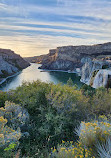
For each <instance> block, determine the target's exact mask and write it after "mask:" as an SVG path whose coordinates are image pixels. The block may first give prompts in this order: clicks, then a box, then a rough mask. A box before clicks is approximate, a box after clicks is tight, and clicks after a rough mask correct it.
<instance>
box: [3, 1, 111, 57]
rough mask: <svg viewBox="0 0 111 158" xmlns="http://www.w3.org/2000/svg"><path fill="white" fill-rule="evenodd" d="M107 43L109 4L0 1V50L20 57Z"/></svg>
mask: <svg viewBox="0 0 111 158" xmlns="http://www.w3.org/2000/svg"><path fill="white" fill-rule="evenodd" d="M110 41H111V1H110V0H0V48H7V49H12V50H14V51H15V52H16V53H18V54H20V55H21V56H23V57H24V56H35V55H40V54H47V53H48V51H49V49H52V48H56V47H58V46H64V45H83V44H97V43H104V42H110Z"/></svg>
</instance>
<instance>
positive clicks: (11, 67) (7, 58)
mask: <svg viewBox="0 0 111 158" xmlns="http://www.w3.org/2000/svg"><path fill="white" fill-rule="evenodd" d="M29 65H30V64H29V63H28V62H27V61H25V60H24V59H23V58H22V57H21V56H20V55H17V54H15V53H14V51H12V50H10V49H0V81H2V80H3V79H4V78H6V77H8V76H10V75H13V74H15V73H17V72H19V71H20V70H22V69H24V68H26V67H28V66H29Z"/></svg>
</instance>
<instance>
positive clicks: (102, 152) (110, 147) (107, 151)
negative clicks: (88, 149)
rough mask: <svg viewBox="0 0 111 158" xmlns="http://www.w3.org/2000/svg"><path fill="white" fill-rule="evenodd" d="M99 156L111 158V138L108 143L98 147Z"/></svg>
mask: <svg viewBox="0 0 111 158" xmlns="http://www.w3.org/2000/svg"><path fill="white" fill-rule="evenodd" d="M97 149H98V154H99V156H100V158H110V157H111V138H109V139H107V141H106V143H104V144H102V145H101V144H100V143H98V145H97Z"/></svg>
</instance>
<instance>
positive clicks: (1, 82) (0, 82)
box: [0, 71, 21, 85]
mask: <svg viewBox="0 0 111 158" xmlns="http://www.w3.org/2000/svg"><path fill="white" fill-rule="evenodd" d="M20 72H21V71H19V72H17V73H15V74H13V75H11V76H8V77H6V78H3V79H2V81H0V85H1V84H3V83H4V82H5V81H6V80H7V79H9V78H12V77H15V76H17V75H19V74H20Z"/></svg>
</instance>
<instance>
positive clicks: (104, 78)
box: [92, 70, 111, 88]
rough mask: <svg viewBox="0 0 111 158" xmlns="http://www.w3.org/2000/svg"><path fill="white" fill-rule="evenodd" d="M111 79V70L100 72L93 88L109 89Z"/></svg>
mask: <svg viewBox="0 0 111 158" xmlns="http://www.w3.org/2000/svg"><path fill="white" fill-rule="evenodd" d="M110 77H111V70H99V71H98V73H97V75H96V76H95V78H94V81H93V86H92V87H93V88H99V87H107V84H108V80H109V79H110Z"/></svg>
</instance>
